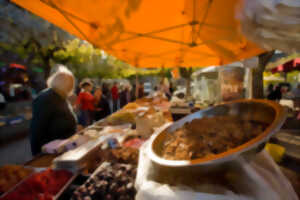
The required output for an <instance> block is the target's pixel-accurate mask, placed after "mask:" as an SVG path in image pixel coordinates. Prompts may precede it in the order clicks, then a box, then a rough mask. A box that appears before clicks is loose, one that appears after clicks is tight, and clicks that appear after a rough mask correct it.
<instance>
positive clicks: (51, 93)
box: [30, 65, 77, 155]
mask: <svg viewBox="0 0 300 200" xmlns="http://www.w3.org/2000/svg"><path fill="white" fill-rule="evenodd" d="M74 84H75V79H74V76H73V74H72V72H71V71H69V70H68V69H67V68H66V67H64V66H63V65H60V66H58V69H57V70H56V72H55V73H53V74H52V75H51V76H50V77H49V79H48V81H47V85H48V88H47V89H45V90H43V91H41V92H40V94H39V95H38V97H37V98H36V99H35V100H34V101H33V106H32V113H33V117H32V121H31V126H30V129H31V134H30V142H31V151H32V154H33V155H36V154H39V153H40V152H41V147H42V146H43V145H44V144H46V143H48V142H50V141H52V140H56V139H65V138H68V137H70V136H72V135H73V134H74V133H75V131H76V124H77V119H76V115H75V113H74V112H73V109H72V106H71V105H70V103H69V101H68V97H69V96H70V95H72V93H73V89H74Z"/></svg>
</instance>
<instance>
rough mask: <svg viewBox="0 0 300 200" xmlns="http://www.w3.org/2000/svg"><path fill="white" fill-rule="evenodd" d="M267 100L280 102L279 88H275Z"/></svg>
mask: <svg viewBox="0 0 300 200" xmlns="http://www.w3.org/2000/svg"><path fill="white" fill-rule="evenodd" d="M267 98H268V99H269V100H278V101H279V100H280V99H281V98H282V93H281V87H280V86H279V85H278V86H276V88H275V90H274V91H273V92H271V93H270V94H269V95H268V97H267Z"/></svg>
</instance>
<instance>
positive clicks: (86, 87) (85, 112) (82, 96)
mask: <svg viewBox="0 0 300 200" xmlns="http://www.w3.org/2000/svg"><path fill="white" fill-rule="evenodd" d="M80 87H81V91H80V93H79V95H78V97H77V102H76V105H77V107H78V108H79V124H80V125H82V126H83V127H86V126H88V125H90V124H91V123H92V122H93V112H94V110H95V106H94V104H95V98H94V96H93V95H92V94H91V92H92V90H93V83H92V82H91V81H90V80H88V79H85V80H83V81H82V82H81V83H80Z"/></svg>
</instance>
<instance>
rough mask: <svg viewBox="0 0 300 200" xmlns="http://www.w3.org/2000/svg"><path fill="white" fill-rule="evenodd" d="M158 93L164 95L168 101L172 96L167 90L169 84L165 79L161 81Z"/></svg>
mask: <svg viewBox="0 0 300 200" xmlns="http://www.w3.org/2000/svg"><path fill="white" fill-rule="evenodd" d="M160 91H161V92H162V93H163V94H165V95H166V97H167V98H168V99H169V100H170V99H171V97H172V95H171V92H170V88H169V83H168V80H167V79H163V80H162V81H161V83H160Z"/></svg>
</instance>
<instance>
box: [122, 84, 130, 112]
mask: <svg viewBox="0 0 300 200" xmlns="http://www.w3.org/2000/svg"><path fill="white" fill-rule="evenodd" d="M130 101H131V94H130V86H129V85H123V87H122V91H121V92H120V108H123V107H124V106H125V105H126V104H128V103H129V102H130Z"/></svg>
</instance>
